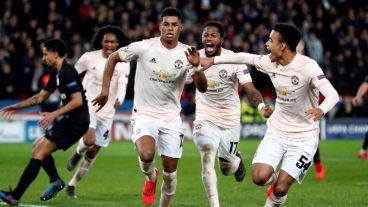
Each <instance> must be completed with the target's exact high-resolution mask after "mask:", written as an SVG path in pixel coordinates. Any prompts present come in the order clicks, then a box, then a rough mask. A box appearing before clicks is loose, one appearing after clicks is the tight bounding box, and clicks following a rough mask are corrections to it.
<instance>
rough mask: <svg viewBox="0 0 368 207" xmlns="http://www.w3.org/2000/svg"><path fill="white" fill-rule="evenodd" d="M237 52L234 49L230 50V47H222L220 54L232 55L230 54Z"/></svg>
mask: <svg viewBox="0 0 368 207" xmlns="http://www.w3.org/2000/svg"><path fill="white" fill-rule="evenodd" d="M234 53H235V52H234V51H232V50H228V49H225V48H221V54H220V56H222V55H230V54H234Z"/></svg>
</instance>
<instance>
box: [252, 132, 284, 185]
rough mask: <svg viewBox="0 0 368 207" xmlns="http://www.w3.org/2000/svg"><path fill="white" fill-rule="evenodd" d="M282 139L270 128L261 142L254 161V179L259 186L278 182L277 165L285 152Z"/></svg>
mask: <svg viewBox="0 0 368 207" xmlns="http://www.w3.org/2000/svg"><path fill="white" fill-rule="evenodd" d="M280 139H282V138H280V137H279V136H277V135H276V134H275V133H273V132H272V131H270V130H267V132H266V134H265V136H264V138H263V139H262V141H261V143H260V144H259V146H258V148H257V151H256V153H255V154H254V158H253V161H252V179H253V182H254V183H255V184H256V185H258V186H263V185H272V184H274V183H275V182H276V179H277V172H276V171H275V170H276V167H277V165H278V164H279V163H280V161H281V159H282V156H283V154H284V153H285V151H284V150H283V145H282V143H280V142H279V140H280Z"/></svg>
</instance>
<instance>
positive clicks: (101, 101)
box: [92, 93, 109, 112]
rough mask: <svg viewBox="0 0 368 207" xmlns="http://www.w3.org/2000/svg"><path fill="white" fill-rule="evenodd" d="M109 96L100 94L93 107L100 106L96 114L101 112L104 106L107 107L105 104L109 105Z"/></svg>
mask: <svg viewBox="0 0 368 207" xmlns="http://www.w3.org/2000/svg"><path fill="white" fill-rule="evenodd" d="M108 98H109V96H108V95H105V94H103V93H100V95H98V96H97V97H96V98H95V99H94V100H93V101H92V104H93V106H96V105H97V106H99V108H98V109H97V110H96V112H98V111H99V110H101V109H102V107H103V106H105V104H106V103H107V100H108Z"/></svg>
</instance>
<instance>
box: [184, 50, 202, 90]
mask: <svg viewBox="0 0 368 207" xmlns="http://www.w3.org/2000/svg"><path fill="white" fill-rule="evenodd" d="M185 55H186V56H187V59H188V61H189V63H190V64H191V65H192V66H193V70H194V73H193V76H192V77H193V80H194V83H195V85H196V87H197V88H198V91H200V92H202V93H205V92H206V91H207V78H206V76H205V75H204V72H203V71H202V70H201V69H200V68H199V62H200V57H199V53H198V51H197V50H196V49H195V48H194V47H191V48H188V50H187V52H185Z"/></svg>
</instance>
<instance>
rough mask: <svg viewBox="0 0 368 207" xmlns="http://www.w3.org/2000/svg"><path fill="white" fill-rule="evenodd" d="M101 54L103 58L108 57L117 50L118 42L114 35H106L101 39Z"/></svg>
mask: <svg viewBox="0 0 368 207" xmlns="http://www.w3.org/2000/svg"><path fill="white" fill-rule="evenodd" d="M101 44H102V53H103V56H104V57H109V55H111V54H112V53H113V52H115V51H116V50H117V49H118V46H119V41H118V38H117V37H116V35H115V34H113V33H106V34H105V35H104V36H103V38H102V42H101Z"/></svg>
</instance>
